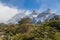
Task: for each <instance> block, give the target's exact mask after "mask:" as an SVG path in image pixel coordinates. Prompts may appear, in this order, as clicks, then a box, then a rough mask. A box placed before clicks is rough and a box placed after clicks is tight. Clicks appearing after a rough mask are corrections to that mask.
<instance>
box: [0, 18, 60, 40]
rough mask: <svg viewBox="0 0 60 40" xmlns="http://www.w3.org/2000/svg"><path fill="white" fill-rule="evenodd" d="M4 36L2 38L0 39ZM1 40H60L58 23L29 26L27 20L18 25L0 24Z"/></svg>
mask: <svg viewBox="0 0 60 40" xmlns="http://www.w3.org/2000/svg"><path fill="white" fill-rule="evenodd" d="M3 35H4V37H2V36H3ZM0 39H1V40H60V21H59V20H52V21H49V22H46V23H45V24H42V25H40V24H31V23H30V19H29V18H25V19H22V20H21V21H19V22H18V24H0Z"/></svg>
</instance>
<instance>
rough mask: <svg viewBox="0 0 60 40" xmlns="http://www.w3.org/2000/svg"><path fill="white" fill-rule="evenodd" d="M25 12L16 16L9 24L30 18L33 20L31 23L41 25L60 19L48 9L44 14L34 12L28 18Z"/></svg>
mask: <svg viewBox="0 0 60 40" xmlns="http://www.w3.org/2000/svg"><path fill="white" fill-rule="evenodd" d="M25 12H26V11H25ZM25 12H22V13H18V14H16V15H15V16H14V17H12V19H10V20H9V21H8V22H9V23H18V21H20V20H21V19H22V18H26V17H29V18H30V19H31V23H34V24H39V23H43V22H46V21H49V20H51V19H53V18H56V19H57V18H58V17H60V15H56V14H55V13H52V12H51V10H50V9H48V10H46V11H44V12H41V13H38V12H36V11H35V10H33V11H32V13H30V14H29V15H28V16H27V15H25Z"/></svg>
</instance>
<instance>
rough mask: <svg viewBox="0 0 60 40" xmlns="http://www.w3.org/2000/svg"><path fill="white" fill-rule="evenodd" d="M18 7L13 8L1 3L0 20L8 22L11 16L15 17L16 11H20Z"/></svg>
mask: <svg viewBox="0 0 60 40" xmlns="http://www.w3.org/2000/svg"><path fill="white" fill-rule="evenodd" d="M19 12H21V11H19V10H18V9H17V8H14V7H13V8H11V7H8V6H5V5H4V4H3V3H0V22H6V21H7V20H9V19H10V18H11V17H13V16H14V15H15V14H16V13H19Z"/></svg>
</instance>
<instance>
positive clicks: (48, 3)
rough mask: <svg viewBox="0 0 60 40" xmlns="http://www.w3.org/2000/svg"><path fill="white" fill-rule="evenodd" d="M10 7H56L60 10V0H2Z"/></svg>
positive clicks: (28, 8) (0, 0)
mask: <svg viewBox="0 0 60 40" xmlns="http://www.w3.org/2000/svg"><path fill="white" fill-rule="evenodd" d="M0 2H2V3H4V4H5V5H7V6H9V7H16V8H18V9H27V10H34V9H47V8H50V9H54V10H58V11H59V10H60V0H0Z"/></svg>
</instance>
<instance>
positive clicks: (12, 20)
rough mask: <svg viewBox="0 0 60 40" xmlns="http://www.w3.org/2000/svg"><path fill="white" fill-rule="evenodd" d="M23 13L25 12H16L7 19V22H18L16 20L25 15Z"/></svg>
mask: <svg viewBox="0 0 60 40" xmlns="http://www.w3.org/2000/svg"><path fill="white" fill-rule="evenodd" d="M24 13H25V12H22V13H18V14H16V15H15V16H13V17H12V18H11V19H10V20H8V23H14V24H16V23H18V21H20V20H21V19H22V18H23V17H25V16H26V15H25V14H24Z"/></svg>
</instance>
